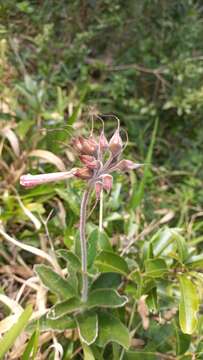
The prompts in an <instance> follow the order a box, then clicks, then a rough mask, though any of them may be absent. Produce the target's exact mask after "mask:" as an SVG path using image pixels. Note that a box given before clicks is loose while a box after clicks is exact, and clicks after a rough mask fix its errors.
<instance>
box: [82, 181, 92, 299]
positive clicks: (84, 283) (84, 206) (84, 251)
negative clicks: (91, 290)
mask: <svg viewBox="0 0 203 360" xmlns="http://www.w3.org/2000/svg"><path fill="white" fill-rule="evenodd" d="M90 193H91V187H88V188H87V189H86V190H85V191H84V194H83V197H82V202H81V207H80V246H81V261H82V292H81V300H82V302H86V301H87V296H88V273H87V240H86V234H85V230H86V218H87V205H88V200H89V196H90Z"/></svg>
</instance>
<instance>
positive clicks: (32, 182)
mask: <svg viewBox="0 0 203 360" xmlns="http://www.w3.org/2000/svg"><path fill="white" fill-rule="evenodd" d="M75 171H76V169H72V170H71V171H64V172H56V173H50V174H41V175H31V174H27V175H22V176H21V177H20V185H22V186H24V187H27V188H32V187H34V186H36V185H41V184H45V183H49V182H54V181H60V180H66V179H70V178H71V177H73V176H74V174H75Z"/></svg>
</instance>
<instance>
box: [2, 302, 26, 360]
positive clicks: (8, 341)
mask: <svg viewBox="0 0 203 360" xmlns="http://www.w3.org/2000/svg"><path fill="white" fill-rule="evenodd" d="M31 315H32V306H31V305H28V307H27V308H26V309H25V310H24V311H23V313H22V314H21V315H20V317H19V318H18V320H17V322H16V323H15V324H14V325H13V326H12V327H11V329H10V330H9V331H8V332H7V333H6V334H5V335H4V336H3V337H2V338H1V339H0V359H2V358H3V357H4V355H5V354H6V353H7V351H8V350H9V349H10V347H11V346H12V345H13V344H14V342H15V340H16V338H17V337H18V336H19V335H20V334H21V332H22V331H23V329H24V328H25V326H26V325H27V323H28V321H29V319H30V317H31Z"/></svg>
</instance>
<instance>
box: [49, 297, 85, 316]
mask: <svg viewBox="0 0 203 360" xmlns="http://www.w3.org/2000/svg"><path fill="white" fill-rule="evenodd" d="M82 307H83V304H82V303H81V302H80V299H79V298H77V297H76V296H74V297H72V298H70V299H68V300H65V301H62V302H59V303H57V304H56V305H54V306H53V307H52V308H51V309H50V310H49V312H48V314H47V316H48V318H49V319H58V318H60V317H61V316H63V315H66V314H70V313H72V312H74V311H76V310H80V309H82Z"/></svg>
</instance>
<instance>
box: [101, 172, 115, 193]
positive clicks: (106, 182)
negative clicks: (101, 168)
mask: <svg viewBox="0 0 203 360" xmlns="http://www.w3.org/2000/svg"><path fill="white" fill-rule="evenodd" d="M102 181H103V188H104V189H105V190H107V191H109V190H111V188H112V186H113V177H112V176H111V175H109V174H105V175H103V176H102Z"/></svg>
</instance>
